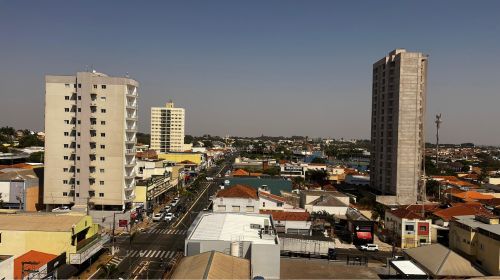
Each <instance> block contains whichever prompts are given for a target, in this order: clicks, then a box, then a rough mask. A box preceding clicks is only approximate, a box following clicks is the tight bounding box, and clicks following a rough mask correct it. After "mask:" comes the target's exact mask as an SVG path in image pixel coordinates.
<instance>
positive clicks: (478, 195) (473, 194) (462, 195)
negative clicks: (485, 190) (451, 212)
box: [452, 191, 495, 201]
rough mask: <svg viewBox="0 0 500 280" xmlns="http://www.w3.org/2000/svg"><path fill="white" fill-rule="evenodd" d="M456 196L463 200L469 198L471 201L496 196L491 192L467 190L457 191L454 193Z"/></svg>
mask: <svg viewBox="0 0 500 280" xmlns="http://www.w3.org/2000/svg"><path fill="white" fill-rule="evenodd" d="M452 196H453V197H455V198H459V199H462V200H469V201H471V200H472V201H474V200H489V199H492V198H495V197H494V196H492V195H489V194H482V193H480V192H475V191H467V192H462V193H455V194H453V195H452Z"/></svg>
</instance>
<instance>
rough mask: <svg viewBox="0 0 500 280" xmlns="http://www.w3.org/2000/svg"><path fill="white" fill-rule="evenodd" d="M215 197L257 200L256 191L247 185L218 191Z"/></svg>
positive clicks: (238, 185)
mask: <svg viewBox="0 0 500 280" xmlns="http://www.w3.org/2000/svg"><path fill="white" fill-rule="evenodd" d="M217 197H232V198H252V199H259V197H258V195H257V190H255V189H254V188H252V187H250V186H247V185H240V184H237V185H234V186H232V187H229V188H227V189H223V190H220V191H219V192H218V193H217Z"/></svg>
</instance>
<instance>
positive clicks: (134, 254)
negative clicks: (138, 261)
mask: <svg viewBox="0 0 500 280" xmlns="http://www.w3.org/2000/svg"><path fill="white" fill-rule="evenodd" d="M175 253H176V251H165V250H132V251H130V252H128V253H127V255H126V257H131V258H147V259H164V260H168V259H171V258H172V257H173V256H175Z"/></svg>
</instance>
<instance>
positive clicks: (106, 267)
mask: <svg viewBox="0 0 500 280" xmlns="http://www.w3.org/2000/svg"><path fill="white" fill-rule="evenodd" d="M98 268H99V269H101V270H102V271H103V272H104V278H105V279H113V277H112V276H113V274H115V273H116V272H117V271H118V267H117V266H116V265H114V264H100V265H99V266H98Z"/></svg>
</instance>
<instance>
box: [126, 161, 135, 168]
mask: <svg viewBox="0 0 500 280" xmlns="http://www.w3.org/2000/svg"><path fill="white" fill-rule="evenodd" d="M136 163H137V161H136V160H132V161H128V162H125V167H133V166H135V164H136Z"/></svg>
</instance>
